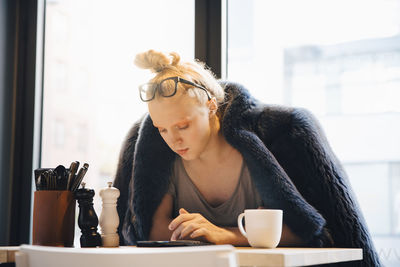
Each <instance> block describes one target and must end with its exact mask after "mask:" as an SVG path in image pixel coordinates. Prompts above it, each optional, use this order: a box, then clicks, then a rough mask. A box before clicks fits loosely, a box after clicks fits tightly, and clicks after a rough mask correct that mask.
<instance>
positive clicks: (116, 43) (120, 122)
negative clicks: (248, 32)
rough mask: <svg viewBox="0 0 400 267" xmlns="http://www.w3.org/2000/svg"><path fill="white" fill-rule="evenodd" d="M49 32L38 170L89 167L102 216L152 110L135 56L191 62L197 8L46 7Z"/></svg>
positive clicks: (185, 4) (180, 4)
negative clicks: (105, 194)
mask: <svg viewBox="0 0 400 267" xmlns="http://www.w3.org/2000/svg"><path fill="white" fill-rule="evenodd" d="M155 7H156V8H155ZM177 14H179V15H177ZM45 31H46V35H45V37H46V38H45V60H44V93H43V128H42V132H43V134H42V158H41V159H42V162H41V166H42V167H56V166H57V165H59V164H62V165H64V166H66V167H69V164H70V163H71V162H72V161H75V160H78V161H79V162H80V163H81V164H83V163H84V162H87V163H89V165H90V167H89V170H88V172H87V174H86V176H85V179H84V181H85V182H86V184H87V187H89V188H94V189H95V191H96V196H95V210H96V212H97V215H98V216H100V213H101V199H100V197H99V196H98V192H99V190H100V189H101V188H103V187H106V186H107V182H108V181H112V180H113V178H114V177H113V175H114V174H115V169H116V166H117V161H118V156H119V150H120V148H121V145H122V141H123V140H124V137H125V135H126V134H127V132H128V130H129V128H130V127H131V126H132V125H133V123H134V122H135V121H136V120H138V119H139V118H140V117H141V116H142V115H143V114H144V112H145V111H146V109H147V108H146V104H144V103H142V102H141V101H140V99H139V93H138V89H137V88H138V85H139V84H141V83H144V82H147V81H148V78H150V73H147V71H146V70H140V69H138V68H136V67H135V66H134V65H133V59H134V56H135V55H136V54H137V53H139V52H143V51H146V50H148V49H155V50H160V51H174V50H176V49H179V51H178V52H179V53H180V54H181V56H182V57H187V58H193V57H194V1H187V0H172V1H164V0H150V1H128V0H126V1H123V0H117V1H91V0H84V1H82V0H52V1H47V2H46V24H45ZM177 32H178V33H179V34H177ZM58 118H63V121H59V120H58ZM53 139H54V140H53ZM81 166H82V165H81ZM77 231H78V232H79V229H77ZM79 235H80V234H77V235H76V236H79ZM75 242H78V244H79V238H75ZM78 246H79V245H78Z"/></svg>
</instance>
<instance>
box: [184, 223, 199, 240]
mask: <svg viewBox="0 0 400 267" xmlns="http://www.w3.org/2000/svg"><path fill="white" fill-rule="evenodd" d="M199 227H200V225H199V224H197V223H189V224H187V225H186V226H185V227H184V228H183V229H182V231H181V235H180V238H183V239H185V237H187V236H189V235H190V233H192V232H193V231H194V230H196V229H198V228H199Z"/></svg>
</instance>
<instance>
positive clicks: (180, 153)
mask: <svg viewBox="0 0 400 267" xmlns="http://www.w3.org/2000/svg"><path fill="white" fill-rule="evenodd" d="M188 150H189V148H185V149H178V150H177V151H176V152H177V153H178V154H179V155H184V154H185V153H186V152H187V151H188Z"/></svg>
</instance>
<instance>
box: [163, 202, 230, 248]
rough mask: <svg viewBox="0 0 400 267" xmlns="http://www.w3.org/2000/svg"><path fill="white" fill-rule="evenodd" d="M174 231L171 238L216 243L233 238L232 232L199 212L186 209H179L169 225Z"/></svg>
mask: <svg viewBox="0 0 400 267" xmlns="http://www.w3.org/2000/svg"><path fill="white" fill-rule="evenodd" d="M168 228H169V230H171V231H173V233H172V235H171V240H172V241H175V240H178V239H204V240H206V241H207V242H210V243H214V244H227V243H229V239H230V238H232V235H233V234H232V233H231V232H230V231H228V230H226V229H224V228H221V227H218V226H216V225H214V224H212V223H211V222H209V221H208V220H207V219H206V218H204V217H203V216H202V215H201V214H199V213H189V212H187V211H186V210H185V209H180V210H179V216H178V217H176V218H175V219H174V220H172V222H171V223H170V224H169V226H168Z"/></svg>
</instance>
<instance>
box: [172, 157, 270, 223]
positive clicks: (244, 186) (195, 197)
mask: <svg viewBox="0 0 400 267" xmlns="http://www.w3.org/2000/svg"><path fill="white" fill-rule="evenodd" d="M168 193H169V194H171V195H172V196H173V199H174V203H173V206H174V207H173V217H174V218H175V217H176V216H178V214H179V209H180V208H184V209H185V210H187V211H188V212H190V213H200V214H201V215H203V216H204V217H205V218H206V219H207V220H209V221H210V222H211V223H213V224H215V225H217V226H221V227H222V226H223V227H236V226H237V217H238V216H239V214H240V213H242V212H244V210H245V209H257V208H258V207H260V206H263V204H262V200H261V198H260V195H259V194H258V192H257V189H256V188H255V186H254V184H253V181H252V179H251V176H250V173H249V170H248V168H247V165H246V164H245V162H244V161H243V164H242V169H241V172H240V177H239V181H238V184H237V185H236V189H235V191H234V193H233V194H232V196H231V197H230V198H229V199H228V200H227V201H225V202H224V203H222V204H220V205H218V206H217V207H213V206H211V205H210V204H209V203H208V202H207V201H206V199H205V198H204V197H203V195H202V194H201V193H200V191H199V190H198V188H197V187H196V185H195V184H194V183H193V182H192V180H191V179H190V177H189V175H188V174H187V172H186V170H185V167H184V166H183V162H182V159H181V158H177V159H176V160H175V162H174V166H173V170H172V175H171V182H170V185H169V190H168Z"/></svg>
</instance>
